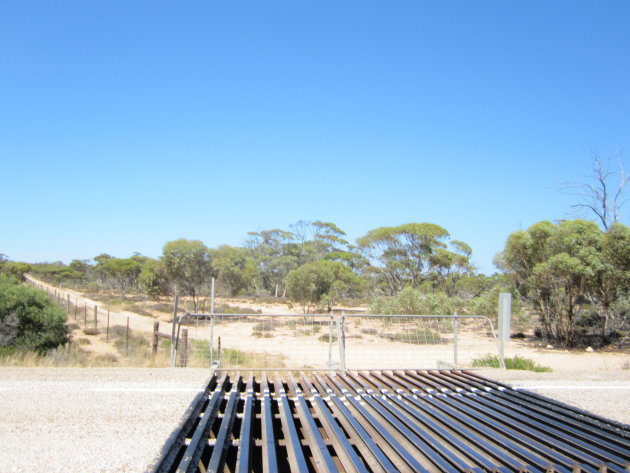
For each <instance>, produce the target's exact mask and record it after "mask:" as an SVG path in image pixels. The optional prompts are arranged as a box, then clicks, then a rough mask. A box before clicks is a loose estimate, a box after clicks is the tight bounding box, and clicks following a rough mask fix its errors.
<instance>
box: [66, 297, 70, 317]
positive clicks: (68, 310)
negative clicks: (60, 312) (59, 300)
mask: <svg viewBox="0 0 630 473" xmlns="http://www.w3.org/2000/svg"><path fill="white" fill-rule="evenodd" d="M66 312H68V313H70V294H68V309H67V310H66Z"/></svg>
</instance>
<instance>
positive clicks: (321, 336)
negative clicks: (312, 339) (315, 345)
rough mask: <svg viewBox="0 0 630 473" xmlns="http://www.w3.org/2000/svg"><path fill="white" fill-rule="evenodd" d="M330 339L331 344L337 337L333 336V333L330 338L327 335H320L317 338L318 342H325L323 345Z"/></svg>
mask: <svg viewBox="0 0 630 473" xmlns="http://www.w3.org/2000/svg"><path fill="white" fill-rule="evenodd" d="M330 338H332V342H333V343H334V342H336V341H337V335H335V334H334V333H333V335H332V337H330V334H328V333H324V334H322V335H320V336H319V337H317V339H318V340H319V341H320V342H325V343H328V342H329V339H330Z"/></svg>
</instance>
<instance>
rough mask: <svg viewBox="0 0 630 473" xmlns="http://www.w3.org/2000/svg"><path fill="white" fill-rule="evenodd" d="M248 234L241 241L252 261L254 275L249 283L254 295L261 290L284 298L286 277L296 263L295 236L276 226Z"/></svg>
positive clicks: (297, 261) (296, 247) (297, 249)
mask: <svg viewBox="0 0 630 473" xmlns="http://www.w3.org/2000/svg"><path fill="white" fill-rule="evenodd" d="M248 235H249V238H248V239H247V241H246V242H245V244H246V246H247V248H248V251H249V254H250V256H251V258H252V259H253V261H254V266H255V276H254V278H253V280H252V283H253V284H254V287H255V289H256V293H257V295H260V293H261V289H264V290H266V291H268V292H269V293H271V294H273V295H274V296H275V297H284V296H285V295H286V278H287V276H288V274H289V273H290V272H291V271H292V270H293V269H296V268H297V267H298V266H299V262H300V250H299V247H298V245H297V244H296V243H295V235H294V234H293V233H292V232H287V231H285V230H280V229H274V230H264V231H261V232H250V233H248Z"/></svg>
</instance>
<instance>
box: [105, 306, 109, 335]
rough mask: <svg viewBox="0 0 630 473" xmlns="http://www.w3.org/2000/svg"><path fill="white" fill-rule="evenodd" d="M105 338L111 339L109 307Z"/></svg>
mask: <svg viewBox="0 0 630 473" xmlns="http://www.w3.org/2000/svg"><path fill="white" fill-rule="evenodd" d="M105 340H107V341H109V309H107V328H106V329H105Z"/></svg>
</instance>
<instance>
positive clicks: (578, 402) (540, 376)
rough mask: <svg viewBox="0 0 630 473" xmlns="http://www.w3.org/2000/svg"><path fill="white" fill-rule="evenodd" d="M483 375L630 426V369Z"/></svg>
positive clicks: (491, 371)
mask: <svg viewBox="0 0 630 473" xmlns="http://www.w3.org/2000/svg"><path fill="white" fill-rule="evenodd" d="M478 373H479V374H481V375H482V376H486V377H487V378H491V379H494V380H497V381H502V382H505V383H507V384H510V385H511V386H513V387H515V388H521V389H527V390H529V391H532V392H535V393H537V394H540V395H542V396H547V397H550V398H552V399H556V400H558V401H560V402H564V403H565V404H569V405H572V406H575V407H578V408H580V409H584V410H586V411H589V412H592V413H594V414H597V415H600V416H602V417H606V418H608V419H612V420H616V421H617V422H621V423H623V424H630V370H610V371H605V370H589V371H568V372H561V371H558V372H551V373H533V372H531V371H518V370H509V371H504V370H498V369H484V370H479V371H478Z"/></svg>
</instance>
